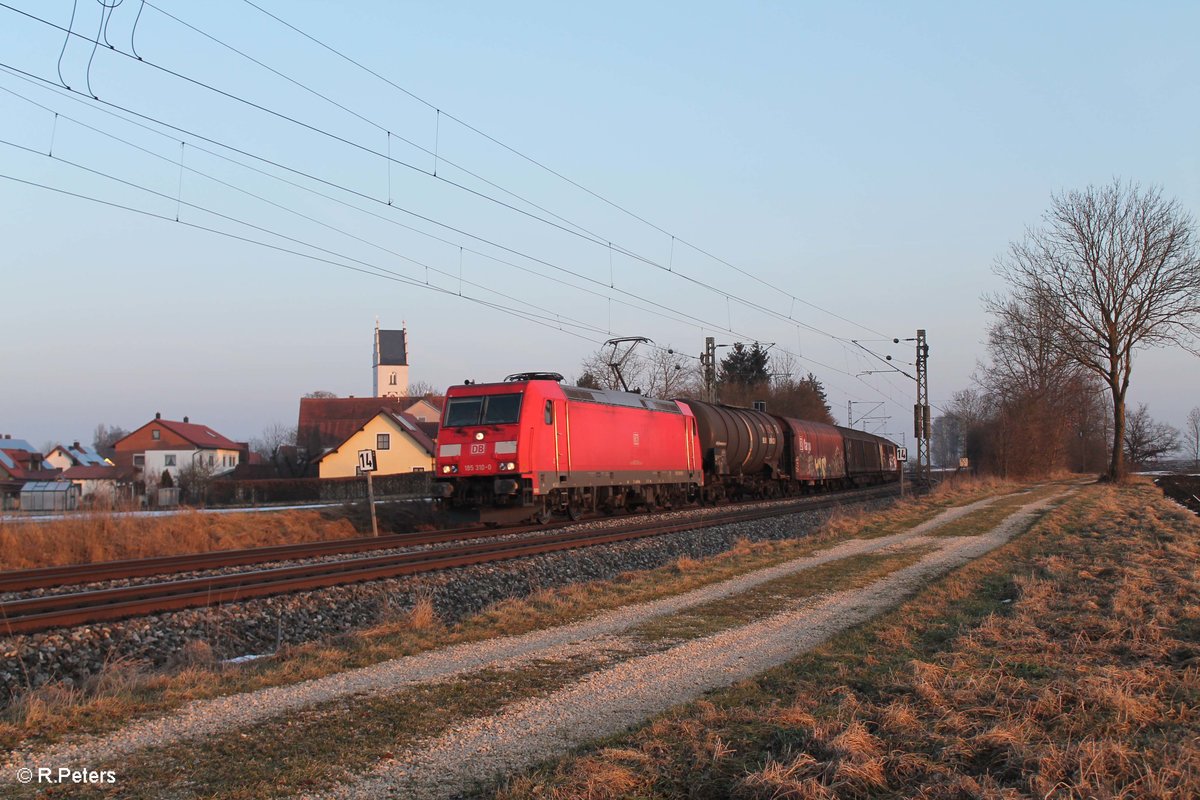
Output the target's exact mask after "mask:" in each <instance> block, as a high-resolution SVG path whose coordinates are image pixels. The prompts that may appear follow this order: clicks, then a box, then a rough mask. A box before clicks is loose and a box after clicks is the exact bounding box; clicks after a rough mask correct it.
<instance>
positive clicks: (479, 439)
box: [475, 431, 483, 442]
mask: <svg viewBox="0 0 1200 800" xmlns="http://www.w3.org/2000/svg"><path fill="white" fill-rule="evenodd" d="M475 441H477V442H482V441H483V431H475Z"/></svg>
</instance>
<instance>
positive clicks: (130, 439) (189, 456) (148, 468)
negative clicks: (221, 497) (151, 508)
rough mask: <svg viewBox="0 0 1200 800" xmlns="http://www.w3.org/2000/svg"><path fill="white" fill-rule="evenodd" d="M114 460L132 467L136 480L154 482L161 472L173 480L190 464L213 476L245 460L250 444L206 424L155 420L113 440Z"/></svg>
mask: <svg viewBox="0 0 1200 800" xmlns="http://www.w3.org/2000/svg"><path fill="white" fill-rule="evenodd" d="M113 449H114V450H115V451H116V453H115V455H114V457H113V460H114V461H116V463H117V466H118V467H127V466H128V467H132V468H133V470H134V472H135V475H136V477H137V479H138V480H142V481H145V480H150V481H151V482H157V481H158V479H159V476H161V475H162V474H163V472H167V473H169V474H170V475H171V478H172V480H177V479H178V478H179V470H181V469H183V468H184V467H186V466H189V465H195V466H198V467H205V468H207V469H208V470H210V472H211V474H212V475H221V474H224V473H226V472H231V471H232V470H233V468H234V467H236V466H237V465H238V463H239V462H241V461H243V460H248V457H249V454H250V445H249V444H248V443H246V442H235V441H233V440H232V439H229V438H227V437H225V436H222V435H221V434H219V433H217V432H216V431H214V430H213V429H212V428H210V427H208V426H207V425H198V424H196V423H194V422H191V421H189V420H188V418H187V417H184V418H183V421H182V422H179V421H176V420H169V419H163V418H162V414H155V415H154V419H153V420H151V421H150V422H147V423H146V424H145V425H143V426H142V427H140V428H138V429H137V430H135V431H133V433H130V434H129V435H127V436H125V438H123V439H118V440H117V441H116V442H114V443H113Z"/></svg>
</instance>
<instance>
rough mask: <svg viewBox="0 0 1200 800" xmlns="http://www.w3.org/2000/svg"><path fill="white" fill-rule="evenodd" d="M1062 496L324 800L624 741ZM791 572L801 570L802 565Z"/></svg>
mask: <svg viewBox="0 0 1200 800" xmlns="http://www.w3.org/2000/svg"><path fill="white" fill-rule="evenodd" d="M1059 497H1061V494H1060V495H1056V496H1054V497H1051V498H1047V499H1043V500H1040V501H1036V502H1031V503H1030V504H1028V505H1025V506H1023V507H1021V508H1020V509H1019V510H1017V511H1016V512H1014V513H1013V514H1011V515H1010V516H1008V517H1007V518H1006V519H1005V520H1004V521H1003V522H1002V523H1000V524H999V525H997V526H996V527H995V528H993V529H992V530H991V531H989V532H988V533H986V534H984V535H980V536H968V537H951V538H946V539H943V540H938V542H937V543H938V544H940V545H941V546H940V547H938V549H936V550H935V551H933V552H931V553H930V554H928V555H927V556H925V557H924V558H922V559H921V560H920V561H919V562H917V563H916V564H914V565H912V566H910V567H906V568H903V569H900V570H897V571H896V572H893V573H891V574H890V575H888V576H887V577H885V578H882V579H880V580H878V581H876V582H875V583H873V584H871V585H869V586H867V587H865V588H862V589H857V590H853V591H844V592H837V593H834V594H830V595H826V596H824V597H821V598H817V599H816V600H815V601H813V602H810V603H806V604H804V605H803V606H802V607H800V608H797V609H794V610H790V611H787V612H784V613H781V614H778V615H775V616H773V617H770V618H768V619H765V620H762V621H759V622H756V623H752V624H749V625H745V626H742V627H738V628H734V629H731V630H727V631H723V632H721V633H718V634H716V635H714V636H709V637H706V638H704V639H698V640H695V641H692V642H688V643H686V644H681V645H679V646H677V647H673V648H671V649H670V650H667V651H664V652H660V653H655V654H653V655H649V656H644V657H641V658H635V659H632V660H629V661H625V662H622V663H620V664H617V665H615V666H612V667H609V668H607V669H603V670H601V671H598V672H595V673H592V674H591V675H588V676H587V677H585V678H583V679H582V680H580V681H578V682H576V683H574V684H572V685H570V686H567V687H565V688H563V689H561V690H559V691H556V692H553V693H552V694H549V695H547V696H544V697H538V698H535V699H531V700H526V701H523V702H519V703H516V704H513V705H511V706H509V707H507V708H506V709H505V710H504V711H503V712H502V713H500V714H496V715H494V716H489V717H484V718H479V719H472V720H469V721H467V722H465V723H463V724H461V725H458V726H456V727H454V728H452V729H451V730H450V731H448V732H446V733H445V734H444V735H442V736H439V737H437V738H436V739H434V740H432V741H428V742H425V743H423V744H422V746H421V747H419V748H413V749H411V750H409V751H408V752H405V753H400V754H399V755H398V756H397V757H396V758H394V759H391V760H389V761H387V762H385V763H382V764H380V765H379V766H378V767H377V768H376V769H375V770H374V771H373V772H371V773H370V774H368V775H366V776H363V777H361V778H358V779H355V780H352V781H351V782H350V783H348V784H347V785H345V786H342V787H340V788H338V789H337V790H335V791H332V792H329V793H326V794H323V795H320V796H321V797H323V798H338V799H339V800H345V799H348V798H378V797H405V798H409V797H411V798H426V797H443V796H446V795H447V794H452V793H454V792H456V791H459V790H462V789H464V788H467V787H469V786H471V785H472V784H473V783H475V782H478V781H484V780H487V779H489V778H491V777H493V776H495V775H497V774H502V773H508V772H512V771H514V770H518V769H521V768H524V767H527V766H530V765H532V764H535V763H537V762H539V761H542V760H544V759H547V758H550V757H552V756H555V755H559V754H561V753H563V752H566V751H567V750H569V749H570V748H572V747H575V746H577V745H580V744H583V743H585V742H587V741H591V740H594V739H597V738H602V737H604V736H608V735H612V734H616V733H619V732H621V731H622V730H625V729H626V728H627V727H629V726H631V725H635V724H638V723H640V722H642V721H644V720H645V719H647V718H649V717H651V716H653V715H655V714H658V713H661V712H663V711H665V710H667V709H668V708H670V707H671V706H674V705H677V704H679V703H683V702H687V701H689V700H692V699H694V698H696V697H698V696H699V695H700V694H702V693H703V692H705V691H708V690H710V689H715V688H719V687H723V686H728V685H730V684H732V683H735V682H736V681H739V680H742V679H744V678H748V677H751V676H753V675H756V674H758V673H760V672H763V671H764V670H766V669H769V668H770V667H773V666H776V665H778V664H782V663H784V662H786V661H788V660H789V659H791V658H794V657H795V656H796V655H798V654H799V653H801V652H803V651H805V650H807V649H810V648H812V647H814V646H815V645H818V644H820V643H821V642H823V641H825V640H826V639H828V638H830V637H831V636H833V635H834V634H836V633H838V632H840V631H843V630H846V629H847V628H850V627H852V626H854V625H857V624H859V623H860V622H863V621H865V620H867V619H869V618H871V617H873V616H875V615H876V614H879V613H880V612H883V611H885V610H887V609H889V608H892V607H894V606H895V605H897V604H898V603H899V602H901V601H902V600H903V599H904V598H906V597H908V596H910V595H912V594H913V593H914V592H916V591H917V590H919V589H920V588H921V587H922V586H923V585H925V584H926V583H928V582H929V581H930V580H932V579H934V578H936V577H938V576H940V575H943V574H945V573H946V572H948V571H950V570H952V569H954V568H955V567H958V566H961V565H963V564H965V563H967V562H968V561H971V560H972V559H975V558H978V557H979V556H981V555H983V554H985V553H987V552H989V551H991V550H993V549H995V548H996V547H999V546H1000V545H1002V544H1004V543H1005V542H1007V541H1008V540H1009V539H1011V538H1012V537H1013V536H1014V535H1016V534H1017V533H1019V532H1020V531H1022V530H1024V529H1025V528H1026V527H1027V525H1028V524H1029V523H1030V522H1031V521H1032V519H1033V518H1034V516H1035V515H1036V514H1037V513H1039V512H1040V511H1042V510H1044V509H1045V508H1046V507H1048V506H1049V505H1050V504H1051V503H1053V502H1054V501H1055V500H1057V499H1058V498H1059ZM981 505H983V504H975V506H974V508H978V507H980V506H981ZM968 508H971V507H968ZM972 510H974V509H972ZM955 511H959V510H958V509H956V510H955ZM963 513H969V512H963ZM958 516H962V513H957V514H949V513H948V514H946V515H943V516H942V517H939V518H938V519H936V520H933V521H931V522H932V524H931V523H927V524H926V525H925V526H921V528H924V530H922V529H921V528H917V529H913V530H912V531H909V532H907V533H906V534H900V535H899V536H894V537H887V540H884V539H880V540H875V541H874V542H863V541H858V542H857V544H859V545H868V544H876V543H884V542H886V544H885V545H884V546H895V545H897V544H900V543H905V542H907V543H908V544H915V543H916V542H917V541H922V542H923V543H928V541H929V540H928V539H921V538H919V537H920V536H921V534H922V533H925V532H927V531H928V530H930V529H932V528H933V527H938V525H940V524H945V522H946V521H949V519H948V518H947V517H949V518H957V517H958ZM889 540H890V541H889ZM846 544H847V545H849V544H851V543H846ZM872 549H877V548H872ZM860 552H861V551H860ZM798 561H805V559H800V560H798ZM781 566H782V567H789V566H790V567H791V568H792V569H793V570H794V569H796V568H803V567H800V565H799V564H797V563H796V562H789V564H787V565H781ZM776 569H778V568H776ZM755 574H757V573H755Z"/></svg>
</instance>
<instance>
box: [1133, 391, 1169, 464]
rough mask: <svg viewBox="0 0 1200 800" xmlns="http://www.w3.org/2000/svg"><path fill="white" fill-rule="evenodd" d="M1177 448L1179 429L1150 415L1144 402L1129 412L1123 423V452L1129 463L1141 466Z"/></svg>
mask: <svg viewBox="0 0 1200 800" xmlns="http://www.w3.org/2000/svg"><path fill="white" fill-rule="evenodd" d="M1178 449H1179V431H1177V430H1175V429H1174V428H1173V427H1171V426H1170V425H1168V424H1166V423H1165V422H1158V421H1156V420H1155V419H1154V418H1153V417H1151V416H1150V409H1149V408H1147V407H1146V404H1145V403H1141V404H1139V405H1138V407H1137V410H1135V411H1132V412H1130V414H1129V419H1128V420H1126V424H1125V453H1126V455H1127V456H1128V457H1129V463H1131V464H1133V465H1135V466H1139V467H1143V466H1146V465H1147V464H1151V463H1153V462H1155V461H1158V460H1159V459H1161V458H1162V457H1163V456H1165V455H1167V454H1169V453H1173V452H1175V451H1176V450H1178Z"/></svg>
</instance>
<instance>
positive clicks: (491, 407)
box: [483, 394, 521, 425]
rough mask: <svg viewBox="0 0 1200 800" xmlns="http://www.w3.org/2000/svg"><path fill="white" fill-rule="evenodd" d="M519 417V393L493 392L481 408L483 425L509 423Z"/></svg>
mask: <svg viewBox="0 0 1200 800" xmlns="http://www.w3.org/2000/svg"><path fill="white" fill-rule="evenodd" d="M520 418H521V395H519V394H494V395H492V396H491V397H489V398H488V399H487V407H486V408H484V410H483V424H484V425H511V424H513V423H514V422H516V421H517V420H518V419H520Z"/></svg>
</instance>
